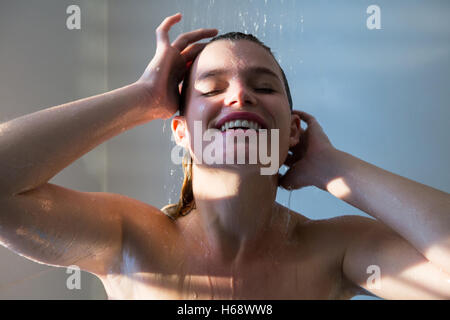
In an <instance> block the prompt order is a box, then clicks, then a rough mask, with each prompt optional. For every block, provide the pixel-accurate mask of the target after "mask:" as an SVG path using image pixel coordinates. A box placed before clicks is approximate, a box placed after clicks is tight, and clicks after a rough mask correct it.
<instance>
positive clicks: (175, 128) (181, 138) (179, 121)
mask: <svg viewBox="0 0 450 320" xmlns="http://www.w3.org/2000/svg"><path fill="white" fill-rule="evenodd" d="M171 128H172V133H173V136H174V137H175V142H176V144H177V145H179V146H180V147H183V148H188V146H189V133H188V131H187V124H186V118H185V117H184V116H175V117H173V119H172V123H171Z"/></svg>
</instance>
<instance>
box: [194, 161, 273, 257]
mask: <svg viewBox="0 0 450 320" xmlns="http://www.w3.org/2000/svg"><path fill="white" fill-rule="evenodd" d="M239 169H240V170H239ZM239 169H224V168H220V169H218V168H210V167H205V166H199V165H196V164H193V167H192V170H193V180H192V182H193V185H192V187H193V193H194V198H195V205H196V210H195V211H196V212H195V213H193V215H192V217H193V219H196V220H197V221H196V223H198V224H199V225H200V226H201V228H202V229H203V232H204V236H205V239H206V240H207V242H208V246H209V248H210V252H212V254H213V255H215V258H217V259H220V260H222V261H225V260H226V261H234V260H237V259H238V258H243V257H244V256H247V255H249V254H255V253H256V251H257V249H258V248H259V249H261V245H259V244H261V243H262V241H264V240H265V241H267V239H268V237H269V234H270V233H271V232H272V229H273V226H274V225H275V219H277V217H278V206H277V204H276V202H275V198H276V192H277V187H278V177H277V175H274V176H265V175H261V174H260V171H259V168H256V166H254V169H253V167H250V169H248V168H244V169H241V168H239Z"/></svg>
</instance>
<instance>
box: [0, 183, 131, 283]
mask: <svg viewBox="0 0 450 320" xmlns="http://www.w3.org/2000/svg"><path fill="white" fill-rule="evenodd" d="M124 198H125V197H123V196H121V195H116V194H110V193H103V192H79V191H75V190H70V189H67V188H63V187H60V186H57V185H54V184H50V183H47V184H44V185H42V186H40V187H38V188H36V189H33V190H30V191H27V192H25V193H22V194H18V195H14V196H8V197H3V198H2V199H1V200H0V207H1V211H0V244H2V245H4V246H6V247H7V248H9V249H11V250H13V251H15V252H16V253H18V254H20V255H22V256H25V257H26V258H28V259H31V260H33V261H36V262H40V263H44V264H49V265H54V266H70V265H77V266H78V267H80V269H82V270H86V271H89V272H92V273H95V274H103V273H105V272H106V271H107V269H108V268H110V267H111V266H112V265H114V264H115V263H116V262H117V260H118V259H120V252H121V242H122V222H121V220H122V214H121V210H122V208H123V202H124V201H125V200H124Z"/></svg>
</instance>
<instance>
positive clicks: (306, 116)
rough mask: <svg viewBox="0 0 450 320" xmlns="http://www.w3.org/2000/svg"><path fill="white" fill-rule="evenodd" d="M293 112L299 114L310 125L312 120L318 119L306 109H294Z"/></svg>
mask: <svg viewBox="0 0 450 320" xmlns="http://www.w3.org/2000/svg"><path fill="white" fill-rule="evenodd" d="M292 113H294V114H297V115H298V116H299V117H300V118H301V119H302V120H303V121H305V122H306V123H307V124H308V125H310V124H311V123H312V122H314V121H316V118H314V116H312V115H310V114H309V113H306V112H305V111H300V110H292Z"/></svg>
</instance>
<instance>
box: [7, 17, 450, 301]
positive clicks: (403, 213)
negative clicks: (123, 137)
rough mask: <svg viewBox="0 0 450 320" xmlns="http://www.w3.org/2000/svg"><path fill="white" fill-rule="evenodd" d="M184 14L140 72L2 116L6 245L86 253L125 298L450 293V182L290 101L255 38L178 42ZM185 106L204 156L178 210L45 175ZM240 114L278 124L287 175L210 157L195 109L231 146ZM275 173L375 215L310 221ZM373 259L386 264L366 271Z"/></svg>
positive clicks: (189, 36)
mask: <svg viewBox="0 0 450 320" xmlns="http://www.w3.org/2000/svg"><path fill="white" fill-rule="evenodd" d="M180 19H181V15H180V14H176V15H174V16H170V17H167V18H166V19H165V20H164V21H163V22H162V23H161V25H160V26H159V27H158V28H157V30H156V36H157V49H156V53H155V56H154V58H153V59H152V61H151V62H150V64H149V66H148V67H147V69H146V70H145V72H144V74H143V75H142V77H141V78H140V79H139V80H138V81H137V82H135V83H133V84H131V85H129V86H126V87H123V88H120V89H117V90H114V91H111V92H108V93H105V94H102V95H98V96H95V97H91V98H87V99H83V100H80V101H75V102H72V103H69V104H66V105H62V106H58V107H53V108H49V109H45V110H42V111H39V112H36V113H33V114H29V115H26V116H23V117H20V118H17V119H14V120H12V121H9V122H6V123H4V124H2V125H1V127H0V132H1V136H0V145H1V146H2V147H1V149H0V152H1V153H0V164H1V165H0V168H1V169H0V170H1V175H0V177H1V178H0V179H1V180H0V193H1V195H2V196H1V200H0V201H1V207H2V211H1V213H0V227H1V228H0V240H1V242H2V243H3V245H5V246H6V247H7V248H10V249H11V250H14V251H15V252H17V253H19V254H21V255H24V256H25V257H27V258H29V259H32V260H35V261H38V262H41V263H45V264H48V265H54V266H69V265H77V266H79V267H80V268H81V269H83V270H85V271H88V272H91V273H93V274H95V275H97V276H98V277H99V278H100V279H101V281H102V282H103V284H104V286H105V289H106V291H107V293H108V296H109V298H114V299H139V298H143V299H228V298H232V299H347V298H350V297H352V296H353V295H355V294H358V293H370V294H373V295H376V296H380V297H384V298H449V297H450V288H449V285H450V282H449V279H450V278H449V276H448V274H450V243H449V240H448V239H449V230H450V228H449V225H450V217H449V215H448V213H449V211H450V210H449V209H450V204H449V195H448V194H447V193H445V192H442V191H439V190H436V189H433V188H431V187H428V186H425V185H422V184H419V183H417V182H414V181H411V180H408V179H405V178H403V177H400V176H397V175H394V174H392V173H389V172H386V171H384V170H382V169H380V168H377V167H375V166H373V165H370V164H368V163H366V162H364V161H362V160H359V159H357V158H355V157H353V156H351V155H349V154H347V153H345V152H342V151H340V150H337V149H336V148H334V147H333V146H332V144H331V143H330V141H329V140H328V138H327V136H326V135H325V133H324V132H323V130H322V128H321V127H320V125H319V123H318V122H317V121H316V120H315V119H314V117H312V116H311V115H308V114H307V113H304V112H300V111H291V108H290V107H291V105H290V104H291V103H290V99H289V89H288V86H287V82H286V81H285V77H284V74H283V72H282V70H281V68H280V67H279V66H278V64H277V62H276V61H275V59H274V58H273V56H272V54H271V53H270V51H269V50H268V49H267V48H265V47H263V46H262V44H260V43H258V42H255V41H254V40H251V39H250V37H249V38H247V39H234V40H229V39H218V40H215V41H213V42H211V43H210V44H208V45H207V46H206V45H205V44H202V43H198V42H197V41H199V40H201V39H204V38H209V37H212V36H215V35H216V34H217V30H215V29H200V30H196V31H192V32H188V33H184V34H181V35H180V36H179V37H178V38H177V39H176V40H175V41H174V42H172V43H170V42H169V37H168V32H169V30H170V28H171V27H172V26H173V25H174V24H176V23H177V22H179V21H180ZM188 68H189V69H188ZM185 77H186V79H185V80H187V81H185V83H184V85H183V95H182V96H180V94H179V90H178V84H179V83H180V82H181V81H182V80H183V79H184V78H185ZM180 104H181V106H182V110H181V111H182V112H181V114H180V116H176V117H174V119H173V120H172V130H173V133H174V136H175V137H176V140H177V143H178V144H179V145H180V146H182V147H184V148H186V149H187V150H188V154H189V155H191V156H192V157H193V158H194V161H193V162H192V163H191V164H186V180H185V183H184V188H183V191H182V195H181V199H180V203H179V204H178V205H176V206H170V207H167V208H165V209H164V211H165V212H166V213H167V214H169V215H170V218H169V217H168V216H167V215H166V214H164V213H163V212H162V211H160V210H158V209H157V208H155V207H153V206H150V205H148V204H145V203H142V202H139V201H137V200H134V199H130V198H128V197H125V196H122V195H118V194H110V193H101V192H95V193H88V192H78V191H74V190H68V189H66V188H62V187H59V186H56V185H53V184H50V183H48V182H47V181H49V180H50V179H51V178H52V177H53V176H54V175H55V174H56V173H58V172H59V171H61V170H62V169H63V168H65V167H66V166H68V165H69V164H70V163H72V162H73V161H75V160H76V159H78V158H79V157H80V156H82V155H83V154H85V153H86V152H88V151H90V150H91V149H92V148H94V147H95V146H97V145H99V144H100V143H102V142H104V141H106V140H107V139H109V138H111V137H113V136H115V135H117V134H119V133H121V132H123V131H125V130H128V129H131V128H133V127H134V126H136V125H140V124H144V123H147V122H149V121H151V120H154V119H167V118H170V117H172V116H173V115H174V113H175V112H176V111H177V110H178V108H179V106H180ZM236 114H237V115H236ZM230 116H231V117H232V118H229V117H230ZM235 117H238V118H239V119H240V118H245V119H242V120H251V119H253V120H254V122H255V123H256V124H257V125H259V126H261V127H262V128H263V129H269V130H270V134H269V135H268V140H269V141H268V143H269V144H270V145H271V146H272V145H273V144H276V142H277V139H275V137H276V136H277V135H278V138H279V139H278V144H277V154H278V158H279V161H280V162H279V163H285V164H286V165H287V166H289V170H288V172H287V173H286V175H284V176H283V177H279V176H278V174H276V173H275V174H270V175H263V174H261V171H260V169H261V168H262V167H263V165H262V163H260V162H259V163H256V164H236V163H231V164H228V163H227V164H220V163H219V164H217V163H216V164H208V163H200V161H198V160H199V155H200V157H201V156H202V155H203V154H202V153H201V152H200V153H199V147H198V146H199V145H198V144H197V145H196V143H195V141H196V140H197V139H198V135H197V136H195V134H193V133H194V132H195V125H196V121H201V122H200V124H201V126H200V133H201V135H202V136H203V134H204V133H205V132H207V131H208V130H213V129H216V131H217V130H220V131H225V132H224V133H223V135H220V136H219V137H222V138H223V140H220V139H218V140H220V141H219V145H220V144H221V143H222V142H225V138H224V137H227V136H229V135H230V134H231V133H233V134H236V135H242V133H243V132H244V131H239V130H236V131H233V130H230V129H229V128H230V125H229V124H230V122H229V120H230V119H231V120H236V118H235ZM247 118H248V119H247ZM301 120H303V121H305V122H306V123H307V129H306V130H304V129H302V128H301V125H300V122H301ZM227 121H228V130H224V129H223V128H222V126H221V125H222V124H224V123H225V122H227ZM197 123H198V122H197ZM234 125H236V122H234ZM240 126H244V125H243V123H242V122H241V123H240ZM240 126H238V127H240ZM226 128H227V127H226V126H225V129H226ZM255 128H256V129H258V127H256V126H255V124H253V127H252V128H251V129H253V130H254V129H255ZM253 130H248V131H247V132H254V131H253ZM272 130H275V131H272ZM260 132H262V131H260ZM260 132H259V133H258V139H259V140H262V138H261V137H262V136H261V134H260ZM273 132H276V133H277V134H275V133H273ZM200 144H201V146H202V147H203V146H206V145H207V143H206V142H205V141H204V140H201V142H200ZM239 147H242V145H241V146H239V143H238V142H236V144H235V145H232V147H231V148H233V150H236V149H239ZM231 148H230V147H228V148H225V149H223V153H224V155H228V154H229V152H231ZM244 148H245V149H246V150H250V149H251V145H250V144H247V143H244ZM271 150H272V149H271ZM246 160H248V159H246ZM279 185H281V186H283V187H285V188H287V189H297V188H301V187H303V186H316V187H318V188H321V189H322V190H326V191H328V192H330V193H332V194H333V195H335V196H337V197H339V198H341V199H342V200H344V201H346V202H348V203H349V204H351V205H353V206H356V207H358V208H359V209H361V210H363V211H364V212H366V213H368V214H369V215H371V216H373V217H374V218H376V219H377V220H374V219H367V218H363V217H357V216H343V217H338V218H333V219H328V220H317V221H313V220H310V219H308V218H306V217H304V216H302V215H301V214H299V213H293V212H291V211H289V210H288V209H287V208H285V207H283V206H281V205H280V204H278V203H276V202H275V197H276V192H277V188H278V186H279ZM374 268H375V270H378V274H374V276H379V277H371V274H368V273H367V271H368V270H373V269H374Z"/></svg>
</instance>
